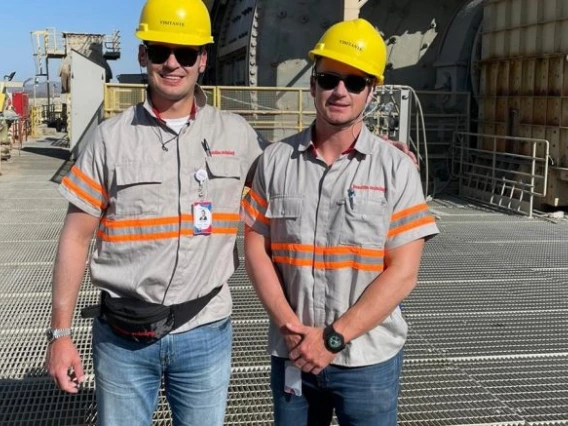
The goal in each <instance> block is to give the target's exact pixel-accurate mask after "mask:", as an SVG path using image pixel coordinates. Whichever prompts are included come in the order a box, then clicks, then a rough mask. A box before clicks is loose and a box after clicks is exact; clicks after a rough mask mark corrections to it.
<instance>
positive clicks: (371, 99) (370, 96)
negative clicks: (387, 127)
mask: <svg viewBox="0 0 568 426" xmlns="http://www.w3.org/2000/svg"><path fill="white" fill-rule="evenodd" d="M376 88H377V86H375V85H373V86H371V87H370V89H369V94H368V95H367V100H366V101H365V103H366V104H367V105H369V104H370V103H371V102H372V101H373V96H374V95H375V89H376Z"/></svg>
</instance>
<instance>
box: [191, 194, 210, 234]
mask: <svg viewBox="0 0 568 426" xmlns="http://www.w3.org/2000/svg"><path fill="white" fill-rule="evenodd" d="M211 207H212V205H211V202H210V201H198V202H196V203H193V234H194V235H209V234H211V232H213V213H212V209H211Z"/></svg>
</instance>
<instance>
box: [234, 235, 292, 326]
mask: <svg viewBox="0 0 568 426" xmlns="http://www.w3.org/2000/svg"><path fill="white" fill-rule="evenodd" d="M245 266H246V270H247V273H248V276H249V278H250V280H251V282H252V284H253V286H254V288H255V291H256V293H257V295H258V297H259V299H260V301H261V302H262V304H263V306H264V308H265V309H266V311H267V312H268V315H269V316H270V317H271V318H272V320H273V321H274V323H275V324H276V326H277V327H278V328H279V329H281V328H282V327H283V326H284V324H287V323H299V319H298V317H297V316H296V314H295V312H294V311H293V310H292V308H291V307H290V304H289V303H288V300H287V299H286V295H285V294H284V290H283V288H282V284H281V282H280V277H279V275H278V272H277V270H276V268H275V266H274V264H273V263H272V259H271V258H270V251H269V248H268V247H267V243H265V239H264V237H262V236H261V235H259V234H257V233H255V232H254V231H251V230H250V229H247V231H246V233H245Z"/></svg>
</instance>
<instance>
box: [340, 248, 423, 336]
mask: <svg viewBox="0 0 568 426" xmlns="http://www.w3.org/2000/svg"><path fill="white" fill-rule="evenodd" d="M422 247H423V241H422V240H419V241H415V242H413V243H410V244H409V245H408V246H407V247H404V248H401V251H400V252H399V253H398V255H397V256H396V258H395V259H394V260H393V259H389V258H387V259H386V264H387V265H386V268H385V270H384V271H383V272H382V273H381V274H380V275H379V276H378V277H377V278H376V279H375V280H374V281H373V282H372V283H371V284H370V285H369V286H368V287H367V289H366V290H365V291H364V292H363V294H362V295H361V297H360V298H359V300H358V301H357V303H355V304H354V305H353V306H352V307H351V308H350V309H349V310H347V311H346V312H345V313H344V314H343V315H342V316H341V317H340V318H338V319H337V320H336V321H335V322H334V325H333V327H334V329H335V330H336V331H337V332H338V333H341V334H342V335H343V336H344V338H345V340H346V342H349V341H351V340H353V339H356V338H357V337H359V336H361V335H363V334H365V333H367V332H368V331H370V330H372V329H373V328H375V327H376V326H378V325H379V324H381V323H382V322H383V321H384V320H385V319H386V318H387V317H388V316H389V315H390V314H391V313H392V312H393V311H394V310H395V309H396V307H397V306H398V305H399V304H400V303H401V302H402V301H403V300H404V299H405V298H406V297H407V296H408V295H409V294H410V293H411V292H412V290H413V289H414V287H415V286H416V282H417V280H418V267H419V263H420V258H421V255H422Z"/></svg>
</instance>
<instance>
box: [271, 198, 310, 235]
mask: <svg viewBox="0 0 568 426" xmlns="http://www.w3.org/2000/svg"><path fill="white" fill-rule="evenodd" d="M303 206H304V196H303V195H275V196H272V197H271V198H270V201H269V202H268V208H267V210H266V217H267V218H269V219H270V239H271V240H272V241H274V242H295V243H299V242H300V240H301V236H302V211H303Z"/></svg>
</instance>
